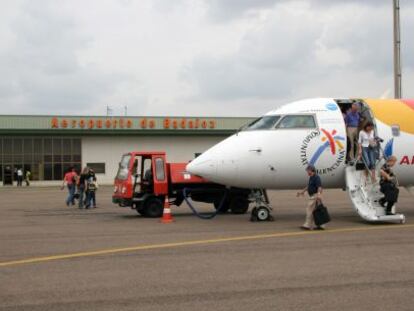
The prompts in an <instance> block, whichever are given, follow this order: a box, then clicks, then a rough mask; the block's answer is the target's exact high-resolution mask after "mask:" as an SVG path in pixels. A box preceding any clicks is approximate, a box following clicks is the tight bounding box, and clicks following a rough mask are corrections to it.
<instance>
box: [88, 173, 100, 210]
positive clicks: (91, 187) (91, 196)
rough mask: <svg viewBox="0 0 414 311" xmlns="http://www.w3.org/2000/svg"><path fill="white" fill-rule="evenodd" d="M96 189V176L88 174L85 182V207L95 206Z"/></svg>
mask: <svg viewBox="0 0 414 311" xmlns="http://www.w3.org/2000/svg"><path fill="white" fill-rule="evenodd" d="M97 190H98V182H97V180H96V176H95V175H93V176H90V177H89V178H88V182H87V195H86V208H90V207H91V206H92V207H93V208H96V191H97Z"/></svg>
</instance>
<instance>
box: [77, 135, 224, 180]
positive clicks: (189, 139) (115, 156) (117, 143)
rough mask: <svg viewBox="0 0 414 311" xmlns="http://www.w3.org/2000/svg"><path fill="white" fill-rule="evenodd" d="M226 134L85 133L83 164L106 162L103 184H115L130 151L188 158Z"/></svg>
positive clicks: (101, 177) (100, 177) (176, 159)
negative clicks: (89, 134) (125, 154)
mask: <svg viewBox="0 0 414 311" xmlns="http://www.w3.org/2000/svg"><path fill="white" fill-rule="evenodd" d="M224 138H225V137H224V136H171V135H170V136H168V135H166V136H121V137H120V136H102V137H101V136H90V137H89V136H85V137H82V166H85V165H86V163H91V162H104V163H106V165H105V166H106V174H105V175H97V177H98V180H99V182H100V183H101V184H112V182H113V179H114V177H115V174H116V172H117V170H118V163H119V161H120V159H121V155H122V154H124V153H127V152H130V151H166V152H167V161H168V162H187V161H189V160H191V159H193V158H194V153H196V152H204V151H205V150H207V149H208V148H210V147H211V146H213V145H214V144H216V143H218V142H219V141H221V140H223V139H224Z"/></svg>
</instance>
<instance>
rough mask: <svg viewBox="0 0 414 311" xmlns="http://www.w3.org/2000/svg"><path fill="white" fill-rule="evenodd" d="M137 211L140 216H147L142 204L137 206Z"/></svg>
mask: <svg viewBox="0 0 414 311" xmlns="http://www.w3.org/2000/svg"><path fill="white" fill-rule="evenodd" d="M135 210H136V211H137V213H138V214H140V215H142V216H145V208H144V205H143V204H142V203H140V204H135Z"/></svg>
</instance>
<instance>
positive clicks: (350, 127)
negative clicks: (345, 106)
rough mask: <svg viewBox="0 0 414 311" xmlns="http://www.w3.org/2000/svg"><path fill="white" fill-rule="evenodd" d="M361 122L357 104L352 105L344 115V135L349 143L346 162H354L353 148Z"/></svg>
mask: <svg viewBox="0 0 414 311" xmlns="http://www.w3.org/2000/svg"><path fill="white" fill-rule="evenodd" d="M360 122H361V115H360V114H359V107H358V104H356V103H353V104H352V107H351V109H350V110H349V111H348V112H347V113H346V115H345V125H346V135H347V136H348V141H349V147H350V148H349V150H348V160H349V161H351V162H353V161H354V160H355V149H356V148H355V147H356V140H357V138H358V127H359V123H360Z"/></svg>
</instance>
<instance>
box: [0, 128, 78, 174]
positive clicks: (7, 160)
mask: <svg viewBox="0 0 414 311" xmlns="http://www.w3.org/2000/svg"><path fill="white" fill-rule="evenodd" d="M81 162H82V150H81V139H80V138H67V137H65V138H61V137H46V138H42V137H40V138H39V137H10V136H0V180H3V181H5V176H9V175H10V173H9V169H10V168H12V169H13V170H14V169H19V168H22V169H23V170H24V172H23V174H26V172H27V171H30V172H31V173H32V175H31V177H32V180H61V179H62V178H63V175H64V173H65V172H66V171H67V170H68V169H69V168H70V167H75V169H77V170H80V167H81ZM7 168H9V169H7ZM7 178H9V177H7ZM12 179H15V176H14V175H13V176H12Z"/></svg>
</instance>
